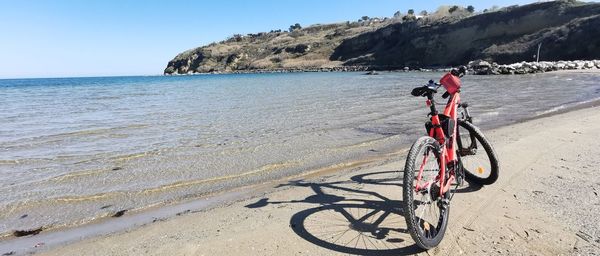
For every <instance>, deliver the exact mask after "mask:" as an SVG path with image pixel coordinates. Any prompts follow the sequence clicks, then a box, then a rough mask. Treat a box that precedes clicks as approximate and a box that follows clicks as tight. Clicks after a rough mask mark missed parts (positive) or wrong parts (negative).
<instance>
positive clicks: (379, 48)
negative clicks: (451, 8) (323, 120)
mask: <svg viewBox="0 0 600 256" xmlns="http://www.w3.org/2000/svg"><path fill="white" fill-rule="evenodd" d="M598 14H600V4H580V3H568V2H546V3H538V4H531V5H526V6H522V7H515V8H509V9H507V10H504V11H498V12H493V13H486V14H481V15H476V16H473V17H470V18H466V19H463V20H460V21H458V22H454V23H450V24H434V25H431V26H416V25H415V24H407V23H402V24H393V25H391V26H388V27H386V28H383V29H379V30H377V31H374V32H369V33H365V34H362V35H359V36H357V37H355V38H351V39H348V40H346V41H344V42H343V43H342V44H341V45H340V46H339V47H337V48H336V50H335V52H334V53H333V55H332V56H331V60H336V61H343V62H344V63H345V64H352V65H368V66H371V67H374V68H380V69H395V68H402V67H405V66H409V67H423V66H455V65H462V64H465V63H467V62H468V61H469V60H474V59H487V60H491V61H495V62H498V63H501V64H502V63H511V62H518V61H524V60H532V58H533V56H534V55H535V54H536V52H537V45H538V43H542V48H541V52H540V57H541V59H542V60H559V59H595V58H598V57H600V49H599V48H598V47H599V46H598V45H599V44H598V42H599V40H600V33H599V27H598V26H597V24H598V21H599V17H598Z"/></svg>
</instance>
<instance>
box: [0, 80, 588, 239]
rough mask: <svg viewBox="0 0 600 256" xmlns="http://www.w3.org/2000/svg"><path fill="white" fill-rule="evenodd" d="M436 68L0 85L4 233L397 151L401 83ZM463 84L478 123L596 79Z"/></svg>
mask: <svg viewBox="0 0 600 256" xmlns="http://www.w3.org/2000/svg"><path fill="white" fill-rule="evenodd" d="M440 76H441V74H439V73H382V74H381V75H378V76H365V75H362V74H359V73H297V74H260V75H258V74H256V75H207V76H185V77H183V76H179V77H103V78H59V79H15V80H0V195H2V196H0V234H2V235H0V237H1V236H5V235H6V234H8V233H9V232H10V231H11V230H15V229H29V228H35V227H39V226H44V227H60V226H71V225H77V224H83V223H86V222H89V221H91V220H94V219H97V218H102V217H106V216H110V215H112V214H113V213H114V212H116V211H119V210H124V209H128V210H131V209H143V208H146V207H150V206H155V205H160V204H164V203H172V202H178V201H182V200H186V199H191V198H197V197H199V196H202V195H206V194H209V193H213V192H216V191H223V190H226V189H231V188H235V187H239V186H243V185H247V184H253V183H258V182H263V181H267V180H272V179H276V178H280V177H284V176H290V175H295V174H299V173H302V172H306V171H310V170H315V169H318V168H323V167H327V166H332V165H336V164H344V163H348V162H352V161H356V160H359V159H363V158H366V157H372V156H376V155H377V154H382V153H383V152H391V151H394V150H398V149H402V148H406V147H408V146H409V145H410V143H411V141H412V140H413V139H415V138H416V137H417V136H420V135H422V134H423V133H424V128H423V123H424V121H425V120H426V119H427V117H426V114H427V108H426V107H425V105H424V102H423V99H422V98H414V97H411V96H410V89H411V88H413V87H415V86H417V85H421V84H425V83H426V82H427V81H428V80H429V79H439V77H440ZM463 82H464V85H463V90H462V92H463V93H462V98H463V100H464V101H468V102H469V103H470V105H471V106H472V107H471V108H472V112H473V114H474V116H475V122H476V124H479V125H480V126H483V127H484V128H490V127H494V126H499V125H505V124H509V123H513V122H516V121H519V120H522V119H525V118H531V117H535V116H537V115H540V114H543V113H546V112H552V111H555V110H558V109H560V108H563V107H565V106H569V105H575V104H578V103H581V102H585V101H590V100H595V99H597V98H598V97H600V83H599V82H600V76H599V75H597V74H584V73H560V74H559V73H546V74H539V75H525V76H467V77H465V78H464V79H463ZM440 101H442V100H441V99H440ZM399 160H400V159H399Z"/></svg>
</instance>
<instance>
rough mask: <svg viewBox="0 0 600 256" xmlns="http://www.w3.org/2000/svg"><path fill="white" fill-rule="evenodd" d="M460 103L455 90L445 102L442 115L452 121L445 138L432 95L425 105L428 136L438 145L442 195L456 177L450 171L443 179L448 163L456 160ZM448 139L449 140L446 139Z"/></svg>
mask: <svg viewBox="0 0 600 256" xmlns="http://www.w3.org/2000/svg"><path fill="white" fill-rule="evenodd" d="M459 103H460V93H459V92H455V93H454V94H452V95H451V98H450V100H448V103H447V104H446V108H445V109H444V116H446V117H448V122H452V123H453V124H454V125H452V131H448V133H449V137H448V138H446V136H445V133H444V130H443V129H442V123H441V121H440V117H439V114H438V113H437V110H436V108H435V102H434V101H433V97H430V98H428V99H427V106H428V107H430V108H431V124H432V129H430V130H429V136H430V137H432V138H435V139H436V140H437V141H438V142H439V144H440V146H441V152H439V153H440V158H439V159H440V163H439V166H440V172H439V175H438V177H437V178H438V180H439V185H440V188H442V189H440V196H443V195H444V194H445V193H446V192H447V191H448V190H449V189H450V186H451V184H452V182H453V181H454V180H455V179H456V176H455V173H454V172H452V173H450V176H449V177H448V180H446V179H445V177H446V171H447V166H448V164H455V163H456V161H457V157H456V129H457V119H458V118H457V117H458V114H457V108H458V105H459ZM448 139H450V141H448ZM427 158H428V154H426V155H425V157H424V158H423V163H422V164H421V167H420V168H419V174H418V176H417V181H420V180H421V177H422V174H423V171H424V168H425V163H426V162H427ZM429 185H430V184H429V181H428V182H427V183H425V184H423V185H420V184H419V182H417V184H416V185H415V190H416V191H418V190H420V189H422V188H424V187H427V186H429Z"/></svg>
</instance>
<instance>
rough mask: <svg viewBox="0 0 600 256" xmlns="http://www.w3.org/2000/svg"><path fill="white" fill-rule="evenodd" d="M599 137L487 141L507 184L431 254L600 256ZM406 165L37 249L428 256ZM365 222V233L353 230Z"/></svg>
mask: <svg viewBox="0 0 600 256" xmlns="http://www.w3.org/2000/svg"><path fill="white" fill-rule="evenodd" d="M598 130H600V107H597V106H596V107H591V108H587V109H580V110H576V111H573V112H569V113H565V114H560V115H555V116H550V117H544V118H540V119H536V120H529V121H527V122H523V123H518V124H514V125H510V126H506V127H501V128H497V129H494V130H489V131H486V135H487V137H488V138H489V139H490V140H491V141H492V143H493V145H494V146H495V149H496V151H497V153H498V155H499V158H500V162H501V173H500V179H499V180H498V182H497V183H496V184H494V185H491V186H486V187H483V188H478V187H473V186H469V185H466V186H465V187H462V188H460V193H458V194H457V195H456V196H455V198H454V200H453V202H452V205H451V207H452V208H451V212H450V218H451V219H450V224H449V228H448V230H447V233H446V237H445V238H444V241H443V242H442V244H441V245H440V246H439V247H438V248H436V249H433V250H430V251H429V252H427V253H428V254H434V255H456V254H465V255H484V254H485V255H490V254H510V255H521V254H523V255H559V254H560V255H564V254H567V255H573V254H598V253H600V228H598V225H597V223H598V222H600V216H599V215H598V214H597V213H598V212H599V211H600V203H599V202H600V196H599V195H598V194H599V193H600V178H599V176H598V175H597V173H598V171H599V167H600V160H598V158H597V155H599V153H600V149H598V147H597V142H596V141H595V140H594V139H593V138H594V136H596V133H597V131H598ZM403 165H404V152H398V153H397V154H396V155H389V156H388V157H387V159H385V160H383V162H382V161H381V160H374V161H365V162H360V163H356V164H355V165H350V166H340V168H332V169H330V170H325V171H323V172H319V173H314V174H313V175H309V176H297V177H295V178H292V179H288V180H280V181H279V182H275V183H268V184H263V185H261V186H255V187H247V188H245V189H244V190H241V191H238V193H240V194H242V196H241V197H239V198H238V199H237V200H236V201H234V202H229V203H227V200H224V201H222V202H216V203H214V204H211V205H210V206H207V207H204V208H202V207H200V208H196V209H180V210H181V214H178V216H175V217H170V218H156V219H155V221H153V223H149V224H143V225H141V226H136V227H129V228H127V229H126V230H125V231H120V232H117V233H113V234H110V235H102V236H97V237H92V238H87V239H85V240H82V241H78V242H74V243H70V244H67V245H56V244H54V245H53V244H51V243H49V244H45V243H44V244H39V243H40V242H41V243H43V241H39V242H38V243H33V240H31V242H32V244H30V245H29V246H30V249H34V246H35V245H36V244H38V247H37V248H35V250H40V254H41V255H223V254H231V255H306V254H308V255H338V254H348V253H350V254H372V255H386V254H389V255H404V254H412V253H423V252H421V251H419V250H418V249H417V248H416V247H415V246H414V242H413V241H412V239H411V238H410V235H408V234H407V233H406V229H405V228H406V224H405V223H404V217H403V216H402V212H401V210H400V209H399V208H400V207H401V206H400V200H401V198H402V195H401V183H402V180H401V178H400V177H401V176H402V173H401V172H399V171H398V170H401V169H402V167H403ZM190 208H192V206H190ZM188 210H190V211H188ZM342 213H344V214H342ZM349 216H351V217H349ZM365 216H368V218H366V220H365V221H363V222H362V223H363V224H364V225H362V226H360V227H359V226H357V225H356V223H354V224H353V223H351V221H349V220H348V219H355V220H359V219H361V217H365ZM125 217H127V215H125V216H124V217H122V218H125ZM42 235H43V234H41V235H38V236H42ZM47 235H51V234H47ZM35 237H36V236H34V237H32V238H35ZM75 240H76V239H75ZM7 252H8V251H7ZM20 252H22V251H20ZM0 253H6V252H4V251H0Z"/></svg>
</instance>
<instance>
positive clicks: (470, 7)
mask: <svg viewBox="0 0 600 256" xmlns="http://www.w3.org/2000/svg"><path fill="white" fill-rule="evenodd" d="M467 11H468V12H470V13H473V12H475V7H473V6H472V5H469V6H467Z"/></svg>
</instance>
